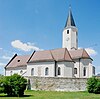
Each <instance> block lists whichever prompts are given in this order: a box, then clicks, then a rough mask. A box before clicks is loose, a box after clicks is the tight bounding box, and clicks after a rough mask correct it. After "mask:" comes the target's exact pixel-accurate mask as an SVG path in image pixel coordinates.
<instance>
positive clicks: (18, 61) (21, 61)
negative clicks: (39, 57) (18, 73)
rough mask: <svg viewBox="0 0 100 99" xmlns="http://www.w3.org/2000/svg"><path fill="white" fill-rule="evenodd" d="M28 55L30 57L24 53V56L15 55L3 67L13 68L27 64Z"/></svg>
mask: <svg viewBox="0 0 100 99" xmlns="http://www.w3.org/2000/svg"><path fill="white" fill-rule="evenodd" d="M29 57H30V55H24V56H17V55H15V56H14V57H13V58H12V59H11V60H10V62H9V63H8V64H7V65H6V67H5V68H14V67H21V66H27V61H28V59H29Z"/></svg>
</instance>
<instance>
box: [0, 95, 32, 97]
mask: <svg viewBox="0 0 100 99" xmlns="http://www.w3.org/2000/svg"><path fill="white" fill-rule="evenodd" d="M31 96H32V95H23V96H20V97H31ZM0 97H18V96H8V95H0Z"/></svg>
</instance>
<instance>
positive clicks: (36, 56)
mask: <svg viewBox="0 0 100 99" xmlns="http://www.w3.org/2000/svg"><path fill="white" fill-rule="evenodd" d="M78 58H87V59H88V58H89V59H91V58H90V56H89V55H88V53H87V52H86V51H85V49H78V50H71V51H68V50H67V48H60V49H54V50H45V51H37V52H33V54H32V55H31V56H30V55H24V56H17V54H15V55H14V57H13V58H12V59H11V60H10V61H9V63H8V64H7V65H6V66H5V68H15V67H21V66H27V62H29V63H30V62H46V61H71V62H73V59H78Z"/></svg>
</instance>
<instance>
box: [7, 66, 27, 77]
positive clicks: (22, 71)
mask: <svg viewBox="0 0 100 99" xmlns="http://www.w3.org/2000/svg"><path fill="white" fill-rule="evenodd" d="M13 74H19V75H22V74H23V76H26V67H24V66H23V67H17V68H9V69H6V71H5V75H6V76H11V75H13Z"/></svg>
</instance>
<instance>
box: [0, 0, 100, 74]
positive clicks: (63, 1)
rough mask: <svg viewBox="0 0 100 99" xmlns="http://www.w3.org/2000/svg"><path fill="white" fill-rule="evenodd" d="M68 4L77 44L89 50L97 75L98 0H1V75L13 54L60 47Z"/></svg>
mask: <svg viewBox="0 0 100 99" xmlns="http://www.w3.org/2000/svg"><path fill="white" fill-rule="evenodd" d="M70 4H71V7H72V13H73V17H74V20H75V23H76V26H77V28H78V41H79V44H78V45H79V47H82V48H86V50H88V52H89V54H90V55H91V57H92V58H93V60H94V61H93V65H94V66H95V67H96V73H99V72H100V63H99V61H100V39H99V37H100V13H99V12H100V0H0V74H4V69H3V67H4V66H5V64H7V62H8V61H9V59H10V58H11V57H12V56H13V55H14V54H15V53H17V54H18V55H24V54H31V53H32V52H33V51H34V50H42V49H44V50H48V49H55V48H61V47H62V31H63V29H64V25H65V22H66V19H67V15H68V10H69V5H70Z"/></svg>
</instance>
